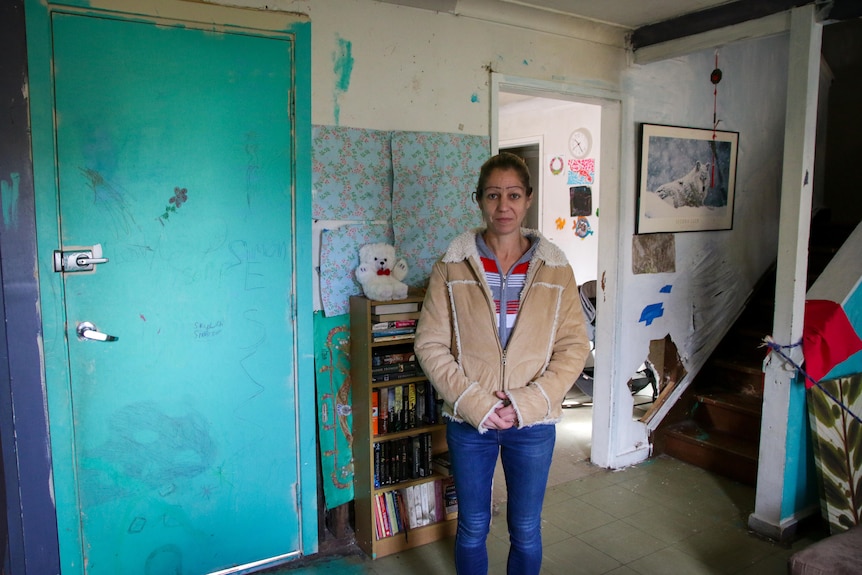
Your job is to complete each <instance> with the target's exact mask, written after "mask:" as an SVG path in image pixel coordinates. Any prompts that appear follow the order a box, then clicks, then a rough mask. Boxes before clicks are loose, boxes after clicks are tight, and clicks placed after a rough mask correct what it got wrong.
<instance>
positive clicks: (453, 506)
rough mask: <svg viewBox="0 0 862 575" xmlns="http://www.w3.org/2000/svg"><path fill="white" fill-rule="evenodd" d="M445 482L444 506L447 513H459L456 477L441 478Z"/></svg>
mask: <svg viewBox="0 0 862 575" xmlns="http://www.w3.org/2000/svg"><path fill="white" fill-rule="evenodd" d="M441 483H442V484H443V508H444V510H445V511H446V515H447V516H449V515H452V514H453V513H458V494H457V493H456V492H455V479H454V478H453V477H447V478H445V479H442V480H441Z"/></svg>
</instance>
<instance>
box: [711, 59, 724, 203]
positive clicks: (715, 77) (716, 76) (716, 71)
mask: <svg viewBox="0 0 862 575" xmlns="http://www.w3.org/2000/svg"><path fill="white" fill-rule="evenodd" d="M709 81H710V82H712V86H713V88H712V141H713V144H712V163H711V166H710V168H711V169H710V177H709V187H710V188H713V187H715V138H716V134H715V128H716V127H717V126H718V83H719V82H721V68H719V67H718V50H716V51H715V68H713V69H712V73H711V74H710V75H709Z"/></svg>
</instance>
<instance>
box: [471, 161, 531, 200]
mask: <svg viewBox="0 0 862 575" xmlns="http://www.w3.org/2000/svg"><path fill="white" fill-rule="evenodd" d="M494 170H515V172H516V173H517V174H518V179H519V180H521V184H523V186H524V191H525V192H526V194H527V196H528V197H529V196H531V195H532V194H533V188H532V187H531V186H530V169H529V168H528V167H527V164H526V163H525V162H524V160H522V159H521V157H520V156H516V155H515V154H513V153H511V152H500V153H499V154H497V155H496V156H492V157H491V158H489V159H488V160H487V161H486V162H485V163H484V164H482V169H481V170H479V183H478V184H476V192H475V193H474V195H475V200H476V201H477V202H479V201H481V200H482V195H483V194H484V193H485V184H487V182H488V178H489V177H491V172H493V171H494Z"/></svg>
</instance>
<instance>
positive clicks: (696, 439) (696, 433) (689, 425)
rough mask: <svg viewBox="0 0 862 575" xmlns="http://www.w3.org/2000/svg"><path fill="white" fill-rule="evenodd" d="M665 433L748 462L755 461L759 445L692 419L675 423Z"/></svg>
mask: <svg viewBox="0 0 862 575" xmlns="http://www.w3.org/2000/svg"><path fill="white" fill-rule="evenodd" d="M667 434H668V436H670V437H675V438H677V439H679V440H681V441H685V442H687V443H692V444H695V445H697V446H699V447H705V448H712V449H716V450H719V451H723V452H726V453H731V454H733V455H735V456H737V457H740V458H742V459H744V460H747V461H750V462H754V463H756V462H757V455H758V448H759V446H758V445H757V444H756V443H754V442H752V441H746V440H744V439H741V438H739V437H736V436H734V435H730V434H728V433H723V432H721V431H715V430H707V429H703V428H702V427H700V426H699V425H697V423H695V422H694V421H683V422H681V423H677V424H675V425H673V426H671V427H670V428H669V429H668V430H667Z"/></svg>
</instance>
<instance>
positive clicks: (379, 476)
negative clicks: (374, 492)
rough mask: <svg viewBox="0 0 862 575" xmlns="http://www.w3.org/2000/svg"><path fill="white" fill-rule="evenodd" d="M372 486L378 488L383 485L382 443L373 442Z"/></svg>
mask: <svg viewBox="0 0 862 575" xmlns="http://www.w3.org/2000/svg"><path fill="white" fill-rule="evenodd" d="M373 466H374V488H375V489H380V487H381V486H382V485H383V444H382V443H375V444H374V463H373Z"/></svg>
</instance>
